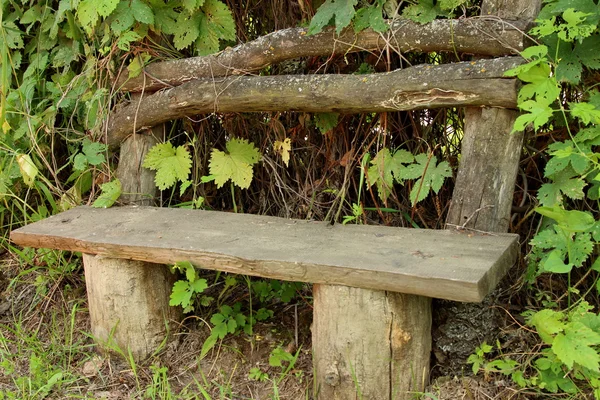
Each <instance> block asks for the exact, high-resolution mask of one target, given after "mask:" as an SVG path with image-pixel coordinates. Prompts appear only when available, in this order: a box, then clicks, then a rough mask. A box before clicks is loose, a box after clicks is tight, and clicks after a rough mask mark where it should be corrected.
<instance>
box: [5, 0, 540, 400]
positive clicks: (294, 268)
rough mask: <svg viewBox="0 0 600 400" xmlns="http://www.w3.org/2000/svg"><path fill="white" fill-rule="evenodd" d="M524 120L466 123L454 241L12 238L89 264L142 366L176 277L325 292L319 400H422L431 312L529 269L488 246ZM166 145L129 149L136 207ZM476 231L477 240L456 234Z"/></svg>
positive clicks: (317, 314) (252, 223)
mask: <svg viewBox="0 0 600 400" xmlns="http://www.w3.org/2000/svg"><path fill="white" fill-rule="evenodd" d="M539 7H540V1H539V0H526V1H522V0H484V2H483V5H482V15H483V16H487V15H496V16H498V17H501V18H524V19H525V20H527V19H529V20H532V19H533V18H534V17H535V16H536V15H537V12H538V11H539ZM212 72H213V71H212V69H211V75H210V76H209V77H211V78H212V77H213V75H212ZM431 87H435V85H433V84H432V86H431ZM138 96H139V95H138ZM132 98H134V96H132ZM421 106H422V105H421ZM211 110H212V105H211ZM363 111H365V112H367V111H368V110H363ZM516 117H517V112H516V111H514V110H504V109H491V108H468V109H466V111H465V126H464V138H463V142H462V151H461V161H460V167H459V170H458V173H457V177H456V183H455V188H454V195H453V199H452V202H451V205H450V209H449V211H448V218H447V224H448V226H449V228H450V229H448V230H445V231H430V230H416V229H404V228H391V227H384V226H340V225H335V226H329V225H326V224H324V223H321V222H309V221H299V220H286V219H280V218H273V217H264V216H253V215H243V214H242V215H239V214H227V213H219V212H208V211H189V210H178V209H157V208H141V207H138V208H130V207H127V208H112V209H106V210H99V209H91V208H86V207H79V208H75V209H73V210H70V211H67V212H65V213H62V214H59V215H57V216H54V217H51V218H49V219H47V220H44V221H40V222H36V223H34V224H31V225H29V226H26V227H23V228H21V229H18V230H16V231H14V232H13V233H12V234H11V238H12V239H13V241H14V242H15V243H18V244H21V245H24V246H33V247H49V248H58V249H64V250H71V251H81V252H83V253H84V255H83V261H84V267H85V275H86V286H87V291H88V300H89V310H90V317H91V325H92V333H93V335H94V336H95V338H96V339H97V340H98V341H99V343H100V344H106V342H110V341H112V342H113V344H115V345H117V346H120V347H121V348H122V349H128V350H129V351H131V353H132V354H133V356H134V357H135V358H138V359H140V358H144V357H146V356H147V355H150V354H152V352H153V351H155V349H156V348H157V347H158V346H159V345H160V343H161V342H162V341H163V339H164V338H165V333H166V327H167V325H166V324H165V322H166V321H169V320H177V319H178V318H180V314H179V312H178V311H177V310H176V309H175V308H174V307H169V306H168V302H169V294H170V290H171V288H172V285H173V281H174V277H173V275H172V274H170V272H169V269H168V268H166V267H165V266H164V265H162V263H166V264H172V263H174V262H177V261H191V262H192V263H194V264H195V265H197V266H199V267H201V268H208V269H216V270H222V271H228V272H235V273H242V274H248V275H256V276H263V277H267V278H276V279H284V280H293V281H304V282H312V283H314V286H313V298H314V315H313V326H312V346H313V370H314V376H315V382H316V383H315V388H316V390H317V393H315V397H316V398H318V399H321V400H330V399H341V400H342V399H343V400H346V399H350V398H364V399H387V400H391V399H395V400H396V399H399V400H409V399H413V398H414V395H413V392H415V391H422V390H424V388H425V386H426V384H427V380H428V375H429V360H430V357H431V342H432V340H431V328H432V317H431V316H432V307H431V298H433V297H437V298H444V299H450V300H457V301H463V302H478V301H480V300H481V299H482V298H483V297H484V296H485V295H486V294H487V293H489V292H490V291H491V290H492V289H493V288H494V286H495V285H496V284H497V283H498V281H499V280H500V279H501V277H502V276H503V275H504V274H505V273H506V271H507V270H508V269H509V268H510V267H511V266H512V265H513V263H514V261H515V259H516V257H517V254H518V245H517V236H516V235H508V234H503V233H498V234H496V233H494V234H485V233H480V232H481V231H493V232H505V231H506V230H507V229H508V225H509V221H510V209H511V205H512V197H513V190H514V186H515V177H516V173H517V168H518V163H519V156H520V153H521V148H522V141H523V135H522V134H520V133H517V134H511V131H512V124H513V122H514V120H515V118H516ZM137 128H138V127H134V128H133V129H132V130H133V131H135V130H136V129H137ZM125 131H126V132H127V133H128V132H129V131H130V130H129V128H128V129H125ZM157 136H158V137H160V135H157ZM155 142H156V140H155V139H153V138H152V136H150V135H143V134H137V133H135V134H132V135H131V136H129V137H128V138H127V139H126V140H125V141H124V142H123V143H120V144H121V157H120V159H119V169H118V170H117V176H118V177H119V178H120V179H121V181H122V183H123V192H124V193H130V194H131V193H134V194H135V195H134V196H132V195H127V196H125V197H126V198H125V199H123V201H125V202H138V203H142V204H145V205H150V204H151V201H152V199H153V198H156V193H155V190H156V189H155V187H154V185H153V177H152V174H151V173H150V172H149V171H148V170H144V169H143V168H141V160H143V158H144V156H145V154H146V153H147V149H148V148H149V147H150V146H152V145H153V144H154V143H155ZM464 225H466V226H467V227H468V228H472V229H467V230H457V229H455V227H457V226H464ZM455 306H456V307H458V306H459V305H455ZM109 345H110V343H109ZM358 391H360V394H361V395H362V396H359V395H357V392H358Z"/></svg>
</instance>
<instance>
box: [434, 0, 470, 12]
mask: <svg viewBox="0 0 600 400" xmlns="http://www.w3.org/2000/svg"><path fill="white" fill-rule="evenodd" d="M467 1H468V0H440V8H441V9H442V10H446V11H454V10H455V9H457V8H458V7H460V6H462V5H463V4H466V3H467Z"/></svg>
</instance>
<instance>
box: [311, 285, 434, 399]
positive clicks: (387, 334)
mask: <svg viewBox="0 0 600 400" xmlns="http://www.w3.org/2000/svg"><path fill="white" fill-rule="evenodd" d="M313 296H314V320H313V325H312V337H313V340H312V344H313V363H314V364H313V365H314V370H315V379H316V383H317V384H316V390H317V393H316V398H318V399H324V400H338V399H339V400H346V399H355V398H363V399H395V400H409V399H413V398H414V393H411V392H422V391H423V389H424V386H425V384H426V382H427V377H428V375H429V355H430V351H431V299H430V298H427V297H423V296H415V295H409V294H402V293H392V292H385V291H378V290H367V289H359V288H351V287H346V286H334V285H314V289H313Z"/></svg>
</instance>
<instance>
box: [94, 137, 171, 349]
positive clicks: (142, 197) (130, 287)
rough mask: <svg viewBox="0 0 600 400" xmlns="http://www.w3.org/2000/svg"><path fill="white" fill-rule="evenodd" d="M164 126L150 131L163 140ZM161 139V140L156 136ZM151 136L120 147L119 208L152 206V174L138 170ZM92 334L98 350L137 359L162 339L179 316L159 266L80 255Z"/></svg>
mask: <svg viewBox="0 0 600 400" xmlns="http://www.w3.org/2000/svg"><path fill="white" fill-rule="evenodd" d="M162 129H163V127H162V126H160V127H157V128H154V132H155V133H158V134H159V135H161V136H162ZM159 137H160V136H159ZM157 142H158V139H157V138H155V137H153V135H145V134H135V135H132V136H130V137H129V138H128V139H126V140H125V141H124V142H123V144H122V145H121V152H120V159H119V167H118V169H117V177H118V178H119V180H120V181H121V185H122V191H123V195H122V196H121V198H120V199H119V200H120V201H121V202H123V203H131V204H137V205H154V204H155V203H156V197H157V194H158V191H157V189H156V185H155V184H154V173H153V172H152V171H149V170H147V169H145V168H143V167H142V163H143V160H144V157H145V156H146V154H147V152H148V150H149V149H150V147H152V146H153V145H154V144H156V143H157ZM83 264H84V268H85V279H86V288H87V294H88V301H89V310H90V318H91V325H92V334H93V335H94V337H95V338H96V340H97V341H98V343H99V345H100V347H101V348H103V349H109V350H110V349H111V348H114V347H117V348H119V349H120V350H121V351H123V352H124V353H125V354H126V355H127V353H128V352H131V354H132V355H133V357H134V358H135V359H136V360H141V359H144V358H146V357H148V356H149V355H151V354H152V353H153V352H155V351H156V350H157V349H158V348H159V346H160V344H161V343H162V342H163V341H164V340H165V338H166V335H167V331H168V329H167V328H168V325H167V324H168V322H169V321H172V320H179V319H180V318H181V311H180V310H179V309H176V308H174V307H170V306H169V296H170V293H171V289H172V287H173V283H174V281H175V276H174V275H173V274H171V272H170V271H169V268H168V267H167V266H165V265H161V264H153V263H148V262H141V261H130V260H125V259H112V258H103V257H95V256H92V255H87V254H84V257H83Z"/></svg>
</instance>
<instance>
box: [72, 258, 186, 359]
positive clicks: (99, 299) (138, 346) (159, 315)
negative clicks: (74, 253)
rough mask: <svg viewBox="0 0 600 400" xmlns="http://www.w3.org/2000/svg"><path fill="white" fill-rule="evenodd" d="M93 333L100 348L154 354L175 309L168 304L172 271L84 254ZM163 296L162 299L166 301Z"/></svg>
mask: <svg viewBox="0 0 600 400" xmlns="http://www.w3.org/2000/svg"><path fill="white" fill-rule="evenodd" d="M83 264H84V267H85V282H86V288H87V295H88V304H89V310H90V319H91V326H92V334H93V335H94V338H95V340H96V341H97V342H98V344H99V345H100V349H101V350H105V351H106V350H108V351H117V352H119V353H121V352H122V353H123V354H124V355H125V356H126V357H127V354H128V351H130V352H131V354H132V355H133V357H134V359H135V360H143V359H144V358H146V357H148V356H149V355H151V354H152V353H154V352H155V351H156V350H157V349H158V348H159V346H160V344H161V343H162V342H163V341H164V339H165V335H166V333H167V326H168V324H169V322H170V321H172V320H178V319H179V318H180V315H179V314H180V312H179V311H178V310H177V309H176V308H175V307H170V306H169V302H168V299H169V295H170V293H171V289H172V288H173V283H174V280H175V279H174V275H173V274H171V273H170V272H169V270H168V268H167V267H165V266H164V265H157V264H152V263H147V262H142V261H131V260H122V259H115V258H104V257H100V256H93V255H89V254H84V255H83ZM165 300H166V301H165Z"/></svg>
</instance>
